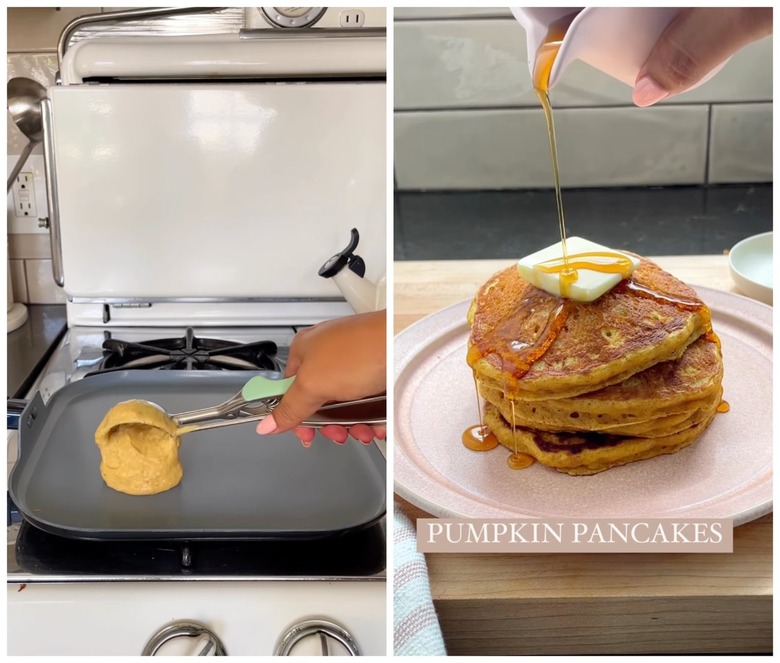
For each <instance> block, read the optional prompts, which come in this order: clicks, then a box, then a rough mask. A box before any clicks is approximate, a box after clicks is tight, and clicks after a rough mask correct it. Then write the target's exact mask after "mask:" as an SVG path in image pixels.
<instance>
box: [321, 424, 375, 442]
mask: <svg viewBox="0 0 780 663" xmlns="http://www.w3.org/2000/svg"><path fill="white" fill-rule="evenodd" d="M310 430H311V429H310ZM313 432H314V431H313V430H312V433H313ZM320 432H321V433H322V435H323V436H324V437H327V438H328V439H329V440H332V441H333V442H335V443H336V444H344V443H345V442H346V441H347V438H348V437H349V436H350V435H351V436H352V437H354V438H355V439H356V440H357V441H358V442H360V443H362V444H371V443H372V442H373V441H374V438H379V439H384V436H385V429H384V428H379V429H376V430H374V429H373V428H371V426H368V425H366V424H357V425H355V426H352V427H351V428H350V429H349V430H347V429H346V428H344V426H335V425H332V426H324V427H323V428H322V429H320ZM380 434H381V436H382V437H379V435H380ZM312 437H314V435H312Z"/></svg>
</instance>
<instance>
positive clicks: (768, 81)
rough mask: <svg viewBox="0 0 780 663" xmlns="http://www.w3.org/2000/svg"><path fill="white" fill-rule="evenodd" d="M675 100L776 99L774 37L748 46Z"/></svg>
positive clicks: (741, 100) (735, 100)
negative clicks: (702, 81)
mask: <svg viewBox="0 0 780 663" xmlns="http://www.w3.org/2000/svg"><path fill="white" fill-rule="evenodd" d="M675 100H679V102H680V103H686V104H692V103H733V102H738V101H739V102H743V101H772V38H771V37H767V38H766V39H762V40H761V41H757V42H755V43H754V44H749V45H748V46H745V47H744V48H743V49H742V50H740V51H739V52H737V53H735V54H734V56H733V57H732V58H731V59H730V60H729V61H728V62H727V63H726V66H725V67H723V69H721V70H720V71H719V72H718V73H717V74H716V75H715V76H713V77H712V78H711V79H710V80H708V81H707V82H706V83H704V84H703V85H700V86H699V87H697V88H696V89H694V90H691V91H689V92H685V93H684V94H681V95H679V97H674V98H673V99H671V100H670V101H669V103H674V102H675ZM665 103H666V102H665Z"/></svg>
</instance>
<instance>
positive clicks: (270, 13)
mask: <svg viewBox="0 0 780 663" xmlns="http://www.w3.org/2000/svg"><path fill="white" fill-rule="evenodd" d="M146 11H147V14H146V15H145V18H146V23H144V22H141V23H138V25H140V26H141V27H139V28H137V29H136V30H135V31H129V32H128V31H123V30H120V29H117V28H116V26H117V25H132V24H131V23H127V24H125V23H124V21H125V20H126V19H133V18H138V16H133V14H132V12H130V13H128V12H120V13H119V15H118V16H117V18H121V19H123V22H122V23H116V24H114V25H108V26H107V27H106V30H105V33H102V32H101V31H100V25H101V24H102V19H101V24H92V23H91V22H90V21H83V20H82V21H80V22H78V24H77V25H75V26H71V27H70V28H69V29H66V32H65V33H64V38H63V40H62V42H61V45H60V55H61V57H62V59H61V63H60V76H59V82H58V84H57V85H55V86H53V87H51V88H49V89H48V91H47V99H46V100H45V101H44V102H43V111H44V134H45V135H44V143H45V156H46V172H47V199H48V203H49V225H50V232H51V238H52V259H53V266H54V278H55V280H56V281H57V282H58V283H59V284H60V285H61V286H62V288H63V290H64V292H65V293H66V295H67V315H68V331H67V333H66V336H65V338H64V339H63V340H62V342H61V343H60V345H59V346H58V348H57V350H56V351H55V353H54V354H53V355H52V357H51V359H50V360H49V362H48V364H47V365H46V367H45V368H44V369H43V371H42V373H41V374H40V376H39V377H38V379H37V380H36V382H35V385H34V387H33V389H32V391H31V392H30V394H29V397H30V398H32V397H33V396H34V395H35V394H37V393H40V394H41V396H42V397H43V399H44V401H45V400H47V399H48V398H50V397H51V395H52V394H54V393H56V392H57V390H58V389H61V388H62V387H64V386H65V385H68V384H71V383H72V382H74V381H77V380H81V379H83V378H84V377H85V376H86V375H87V374H89V373H91V372H93V371H99V370H118V369H119V368H121V369H122V370H126V369H128V368H129V369H131V370H142V369H145V368H163V369H166V368H174V369H175V368H180V367H184V368H189V369H194V370H206V369H208V370H211V369H213V368H215V367H218V368H223V369H224V368H225V366H228V367H229V368H228V370H231V369H232V370H238V369H243V368H249V369H250V370H251V369H252V368H253V367H257V368H258V369H259V370H277V371H278V370H281V368H283V365H284V362H285V360H286V353H287V348H288V347H289V344H290V342H291V341H292V338H293V337H294V335H295V333H296V332H297V330H298V329H299V328H300V327H301V326H305V325H310V324H313V323H317V322H319V321H322V320H325V319H329V318H334V317H339V316H343V315H349V314H351V313H352V312H353V310H352V308H351V307H350V306H349V304H348V303H347V302H346V301H345V300H344V298H343V296H342V294H341V292H340V291H339V288H338V287H337V286H336V285H335V284H334V282H333V280H332V279H329V278H322V277H321V276H319V275H318V271H319V269H320V268H321V267H322V265H323V263H325V262H326V261H327V260H328V258H330V257H331V256H332V255H333V254H335V253H337V252H338V251H340V250H341V249H342V248H343V247H344V245H345V244H347V242H348V241H349V240H350V236H351V235H350V233H351V230H352V229H353V228H355V229H358V230H359V234H360V254H361V256H362V258H363V260H364V262H365V266H366V269H365V276H364V278H365V279H366V280H367V282H373V281H380V280H381V278H382V276H383V275H384V272H385V268H386V265H385V254H386V251H385V247H386V231H385V214H386V188H387V184H386V181H387V180H386V165H385V164H386V157H385V145H386V138H385V136H386V85H385V63H386V53H385V45H386V40H385V35H384V25H385V20H384V9H381V8H380V9H377V8H363V9H347V8H246V10H245V12H244V17H245V23H244V25H245V28H244V29H242V30H241V31H240V32H231V33H224V34H176V35H172V34H169V33H167V32H166V31H164V30H163V31H162V34H156V32H160V30H154V29H143V26H145V25H146V26H147V27H148V24H149V21H150V20H151V19H153V18H155V17H156V16H157V14H159V13H160V12H157V13H155V12H151V10H146ZM198 11H199V12H200V15H201V18H202V20H203V21H207V16H208V14H206V13H203V12H204V10H198ZM149 12H151V13H149ZM142 13H143V12H142ZM174 13H176V14H178V15H186V8H179V9H177V10H174ZM103 18H105V15H103ZM161 20H165V19H164V18H163V19H161ZM77 29H79V30H82V32H83V31H85V30H88V29H89V30H91V32H90V34H89V35H88V36H89V38H88V39H80V40H77V41H75V42H74V43H71V38H72V37H73V36H74V35H76V36H78V33H77V32H76V30H77ZM82 36H83V35H82ZM198 343H201V346H198V347H196V346H197V344H198ZM244 344H246V345H244ZM149 347H151V348H152V351H151V352H150V353H149V352H148V348H149ZM236 348H239V349H236ZM144 349H146V351H147V354H146V355H145V354H144V351H145V350H144ZM223 351H224V352H225V354H226V355H227V356H228V359H229V360H228V359H224V356H222V358H221V359H220V360H219V361H215V360H214V357H215V356H220V353H221V352H223ZM200 356H204V357H207V359H206V360H204V361H205V363H204V364H203V365H197V364H195V365H192V362H194V361H195V360H196V359H197V357H200ZM182 357H184V358H185V359H186V362H185V363H186V364H187V366H184V365H183V364H182V363H181V362H182V361H184V360H183V359H182ZM247 362H249V364H247ZM253 362H254V363H253ZM258 362H259V363H258ZM215 364H219V366H215ZM87 379H88V378H87ZM9 440H10V441H9V454H10V457H9V462H10V464H13V459H14V457H15V454H16V453H17V449H16V442H15V439H14V438H13V436H12V435H11V436H10V437H9ZM10 511H11V515H9V530H8V531H9V561H8V583H9V584H8V622H9V624H8V625H9V629H8V637H9V645H8V651H9V653H11V654H72V655H88V654H139V653H141V651H142V650H143V649H144V647H145V646H147V653H148V652H149V651H151V650H152V649H155V648H156V647H158V646H160V650H159V653H176V652H180V653H186V652H189V653H208V654H214V653H223V652H226V653H228V654H234V655H241V654H243V655H257V654H271V653H274V651H277V653H296V654H300V653H316V654H325V653H329V654H336V653H345V652H346V651H353V650H355V651H359V652H360V653H362V654H375V655H382V654H384V653H386V647H387V642H386V623H387V614H386V591H385V590H386V587H385V585H386V583H385V552H386V539H385V523H384V520H382V521H381V522H378V523H375V524H374V525H373V526H372V527H370V528H368V529H367V531H365V532H362V533H356V538H354V539H353V540H351V542H350V545H351V546H353V547H354V550H353V552H354V554H355V557H356V559H355V561H354V562H353V563H347V562H345V561H344V559H337V558H338V557H340V556H343V554H342V553H344V550H343V549H342V548H339V547H338V546H337V545H336V544H334V543H333V542H331V543H329V544H328V546H330V547H326V548H323V547H321V545H320V544H312V547H311V549H310V553H311V554H310V555H308V554H304V552H305V551H304V552H302V551H301V548H300V547H298V548H292V549H274V550H271V551H269V549H268V548H263V547H262V545H261V544H260V543H257V542H253V543H244V542H233V543H232V544H231V543H230V542H227V543H225V544H224V545H223V547H222V548H220V547H219V546H214V547H213V548H212V547H209V545H206V546H203V545H199V544H198V542H194V543H192V545H191V546H190V545H188V544H182V543H181V542H176V543H171V542H167V543H166V542H164V541H163V542H139V543H128V544H127V545H124V544H122V543H121V542H115V543H112V544H111V545H110V546H104V547H102V548H101V547H100V546H97V547H96V546H95V545H94V542H88V541H71V540H65V539H62V540H60V539H58V537H53V536H52V535H51V534H50V533H45V532H39V531H37V530H36V529H35V528H34V527H32V526H30V525H29V524H28V523H24V522H22V521H21V519H20V518H19V517H18V516H17V515H16V514H14V513H13V509H11V510H10ZM318 546H319V547H318ZM312 556H313V557H315V558H316V557H317V556H319V558H320V559H322V560H324V561H323V563H322V564H320V565H317V564H314V565H311V563H310V561H307V558H308V557H312ZM277 557H279V559H278V560H277V559H276V558H277ZM331 557H332V558H333V559H332V560H331ZM361 557H362V559H360V558H361ZM298 558H300V559H298ZM193 559H194V560H196V562H193V561H192V560H193ZM260 559H263V560H264V561H263V563H260V562H257V563H255V561H253V560H260ZM139 560H145V561H143V563H141V562H139ZM153 560H155V561H153ZM247 560H249V561H247ZM307 564H308V566H307ZM42 633H43V634H45V637H42V636H41V634H42ZM178 635H182V636H190V637H187V638H184V639H183V640H182V639H178V638H177V636H178ZM183 642H184V643H186V644H182V643H183Z"/></svg>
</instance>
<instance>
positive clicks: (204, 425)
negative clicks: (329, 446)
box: [174, 396, 387, 435]
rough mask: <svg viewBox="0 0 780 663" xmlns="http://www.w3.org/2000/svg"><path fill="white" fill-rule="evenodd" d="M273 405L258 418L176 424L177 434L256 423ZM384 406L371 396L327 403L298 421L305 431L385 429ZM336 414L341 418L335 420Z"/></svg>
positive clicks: (381, 399)
mask: <svg viewBox="0 0 780 663" xmlns="http://www.w3.org/2000/svg"><path fill="white" fill-rule="evenodd" d="M276 404H278V400H277V403H274V404H269V403H267V402H266V403H264V410H265V411H264V412H262V413H261V414H247V415H243V416H242V415H241V413H240V412H239V413H238V414H237V415H236V416H235V417H233V418H231V419H217V420H213V419H212V420H208V421H201V423H192V424H185V425H181V424H180V429H179V434H180V435H186V434H187V433H194V432H196V431H201V430H211V429H212V428H222V427H223V426H235V425H237V424H246V423H250V422H254V421H260V420H262V419H265V418H266V417H267V416H268V415H269V414H271V413H272V412H273V409H274V407H276ZM373 404H376V405H375V406H374V407H373V408H371V407H366V406H370V405H373ZM380 404H381V405H383V407H381V408H379V407H378V406H379V405H380ZM386 405H387V399H386V397H385V396H372V397H370V398H361V399H358V400H354V401H342V402H339V403H331V404H329V405H323V406H322V407H321V408H320V409H319V410H317V412H315V413H314V414H313V415H312V416H311V417H310V418H309V419H307V420H306V421H302V422H301V423H300V425H301V426H304V427H306V428H323V427H324V426H346V427H350V426H355V425H357V424H366V425H368V426H386V425H387V415H386V414H383V415H382V416H378V410H380V409H381V410H382V411H385V408H386ZM361 412H363V413H364V416H360V413H361ZM340 414H341V415H342V416H339V415H340ZM349 415H352V416H349ZM178 416H179V415H177V417H178ZM174 418H176V417H174Z"/></svg>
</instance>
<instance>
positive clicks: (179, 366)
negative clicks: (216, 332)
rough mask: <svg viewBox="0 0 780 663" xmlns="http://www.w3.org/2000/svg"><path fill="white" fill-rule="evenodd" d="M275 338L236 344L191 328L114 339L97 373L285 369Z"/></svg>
mask: <svg viewBox="0 0 780 663" xmlns="http://www.w3.org/2000/svg"><path fill="white" fill-rule="evenodd" d="M276 353H277V347H276V343H274V342H273V341H258V342H256V343H239V344H236V343H232V342H231V341H223V340H220V339H213V338H199V337H197V336H195V333H194V331H193V330H192V328H188V329H187V331H186V333H185V335H184V336H183V337H180V338H164V339H157V340H152V341H147V342H145V343H131V342H129V341H122V340H118V339H114V338H107V339H106V340H105V341H104V342H103V361H102V362H101V365H100V369H98V370H97V371H93V372H92V373H90V375H94V374H95V373H106V372H109V371H118V370H126V369H129V368H132V369H145V370H163V371H177V370H186V371H219V370H247V371H253V370H258V369H263V370H270V371H281V370H282V366H281V364H280V362H279V360H278V358H277V357H276Z"/></svg>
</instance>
